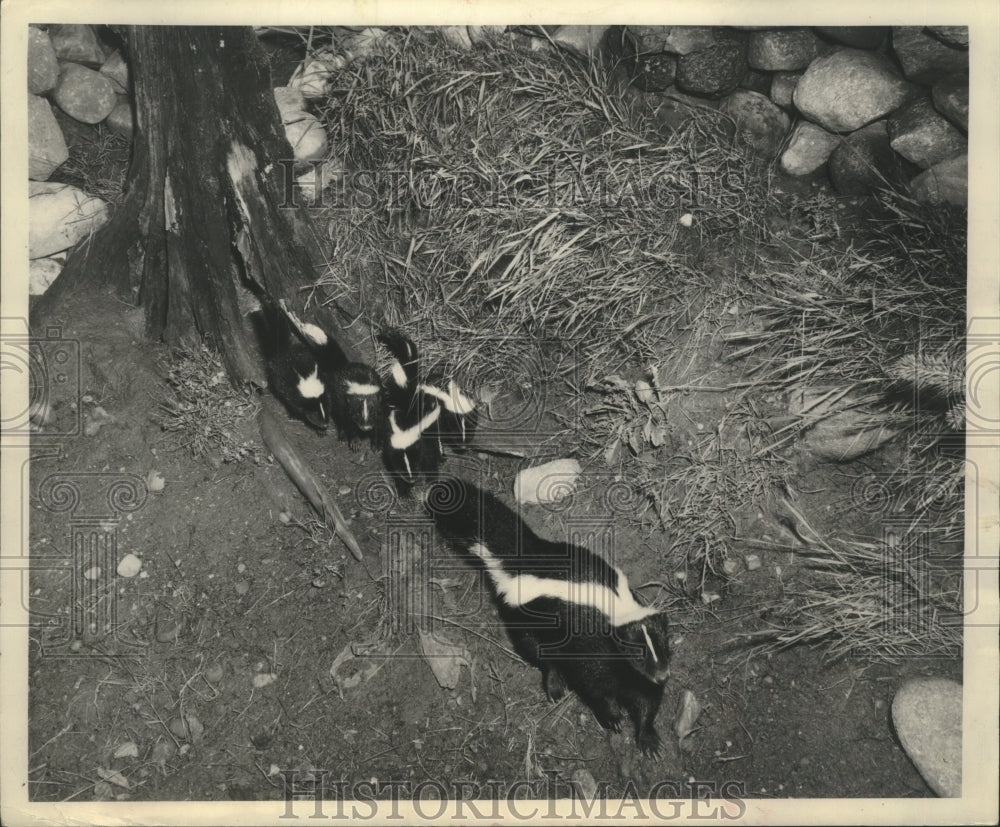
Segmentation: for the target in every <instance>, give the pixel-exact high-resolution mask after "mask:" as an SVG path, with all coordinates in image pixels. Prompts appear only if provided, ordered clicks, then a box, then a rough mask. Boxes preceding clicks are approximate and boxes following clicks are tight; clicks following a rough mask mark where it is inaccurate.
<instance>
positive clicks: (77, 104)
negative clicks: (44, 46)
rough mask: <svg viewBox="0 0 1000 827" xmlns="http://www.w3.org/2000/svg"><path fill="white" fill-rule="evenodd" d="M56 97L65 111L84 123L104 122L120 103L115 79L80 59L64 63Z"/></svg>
mask: <svg viewBox="0 0 1000 827" xmlns="http://www.w3.org/2000/svg"><path fill="white" fill-rule="evenodd" d="M52 99H53V100H54V101H55V103H56V106H58V107H59V108H60V109H61V110H62V111H63V112H65V113H66V114H67V115H69V116H70V117H71V118H75V119H76V120H78V121H81V122H82V123H100V122H101V121H103V120H104V119H105V118H106V117H108V115H110V114H111V110H112V109H114V108H115V104H117V103H118V97H117V96H116V95H115V90H114V89H113V88H112V87H111V81H109V80H108V79H107V78H106V77H104V75H102V74H100V73H99V72H95V71H94V70H93V69H88V68H87V67H86V66H81V65H80V64H79V63H64V64H63V65H62V71H61V72H60V73H59V83H58V84H57V85H56V88H55V91H54V92H53V93H52Z"/></svg>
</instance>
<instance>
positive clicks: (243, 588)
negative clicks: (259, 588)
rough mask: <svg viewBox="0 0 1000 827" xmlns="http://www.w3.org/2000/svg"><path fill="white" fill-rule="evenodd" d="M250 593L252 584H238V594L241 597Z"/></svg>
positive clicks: (243, 582) (242, 581)
mask: <svg viewBox="0 0 1000 827" xmlns="http://www.w3.org/2000/svg"><path fill="white" fill-rule="evenodd" d="M248 591H250V584H249V583H248V582H247V581H246V580H239V581H237V583H236V593H237V594H238V595H240V596H241V597H242V596H243V595H245V594H246V593H247V592H248Z"/></svg>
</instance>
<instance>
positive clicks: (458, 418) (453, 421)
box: [420, 379, 476, 450]
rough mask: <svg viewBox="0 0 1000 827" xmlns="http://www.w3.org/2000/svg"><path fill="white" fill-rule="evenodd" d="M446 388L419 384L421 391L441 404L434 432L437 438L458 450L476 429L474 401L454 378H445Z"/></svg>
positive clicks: (467, 441)
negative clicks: (439, 416) (439, 415)
mask: <svg viewBox="0 0 1000 827" xmlns="http://www.w3.org/2000/svg"><path fill="white" fill-rule="evenodd" d="M447 382H448V385H447V388H448V389H447V390H442V389H441V388H440V387H438V385H437V384H434V385H431V384H426V383H424V384H421V385H420V391H421V393H423V394H425V395H427V396H432V397H434V398H435V399H436V400H437V401H438V404H439V405H441V418H440V420H439V421H438V424H437V428H436V431H435V434H436V436H437V438H438V440H439V441H440V442H442V443H444V444H445V445H449V446H451V447H453V448H457V449H459V450H464V449H465V448H466V447H467V446H468V444H469V443H470V442H471V441H472V435H473V434H474V433H475V429H476V403H475V402H473V401H472V400H471V399H470V398H469V397H468V396H466V395H465V394H464V393H463V392H462V389H461V388H460V387H459V386H458V384H457V383H456V382H455V380H454V379H448V380H447Z"/></svg>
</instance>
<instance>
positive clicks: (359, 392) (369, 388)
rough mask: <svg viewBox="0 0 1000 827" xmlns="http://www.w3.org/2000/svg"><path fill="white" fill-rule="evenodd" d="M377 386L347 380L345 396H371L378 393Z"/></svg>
mask: <svg viewBox="0 0 1000 827" xmlns="http://www.w3.org/2000/svg"><path fill="white" fill-rule="evenodd" d="M378 391H379V388H378V385H370V384H368V383H362V382H352V381H351V380H350V379H348V380H347V394H348V396H373V395H374V394H376V393H378Z"/></svg>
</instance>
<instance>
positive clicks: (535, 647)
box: [424, 477, 668, 757]
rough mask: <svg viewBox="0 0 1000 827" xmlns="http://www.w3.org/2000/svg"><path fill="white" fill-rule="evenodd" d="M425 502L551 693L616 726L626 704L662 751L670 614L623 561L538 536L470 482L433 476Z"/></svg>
mask: <svg viewBox="0 0 1000 827" xmlns="http://www.w3.org/2000/svg"><path fill="white" fill-rule="evenodd" d="M424 506H425V508H426V509H427V511H428V512H429V513H430V515H431V517H432V518H433V519H434V523H435V525H436V527H437V529H438V531H439V532H440V534H441V535H442V536H443V537H444V538H445V539H447V540H448V541H449V542H450V543H451V544H452V545H453V546H455V547H456V548H458V549H459V550H461V551H463V552H466V553H468V554H471V555H472V556H474V557H475V558H476V559H477V560H478V561H479V562H480V563H481V564H482V566H483V567H484V569H485V571H486V574H487V577H488V578H489V580H490V583H491V585H492V587H493V591H494V593H495V596H496V599H497V604H498V606H499V610H500V616H501V618H502V619H503V621H504V625H505V626H506V628H507V632H508V634H509V635H510V637H511V640H512V642H513V643H514V646H515V648H516V649H517V652H518V654H520V655H521V656H522V657H523V658H524V659H525V660H527V661H528V662H529V663H531V664H532V665H534V666H537V667H538V668H539V669H541V671H542V677H543V681H544V686H545V690H546V692H547V694H548V695H549V697H550V698H551V699H552V700H554V701H558V700H559V699H560V698H561V697H562V696H563V695H564V694H565V691H566V688H567V687H569V688H570V689H572V690H573V691H574V692H576V694H577V695H578V696H579V697H580V698H581V700H583V702H584V703H585V704H586V705H587V706H588V707H589V708H590V709H591V711H593V713H594V715H595V717H596V718H597V721H598V723H599V724H600V725H601V726H602V727H604V728H605V729H610V730H614V731H616V732H617V731H619V730H620V729H621V723H622V712H624V713H625V714H627V716H628V717H629V719H630V720H631V721H632V724H633V726H634V728H635V737H636V743H637V744H638V745H639V748H640V750H641V751H642V752H643V754H644V755H647V756H654V757H655V756H656V755H658V754H659V750H660V737H659V735H657V732H656V728H655V727H654V720H655V718H656V713H657V711H658V710H659V708H660V702H661V701H662V699H663V692H664V682H665V681H666V679H667V676H668V668H667V662H668V647H667V642H668V623H667V617H666V614H665V613H664V612H662V611H658V610H657V609H654V608H652V607H649V606H643V605H641V604H640V603H639V602H638V600H637V599H636V595H635V593H634V592H633V591H632V590H631V589H630V588H629V585H628V579H627V578H626V577H625V574H624V573H623V572H622V571H621V570H620V569H618V568H616V567H614V566H612V565H610V564H609V563H608V562H606V561H605V560H604V559H603V558H601V557H599V556H598V555H596V554H594V553H593V552H592V551H590V550H589V549H586V548H583V547H581V546H577V545H573V544H571V543H562V542H551V541H549V540H544V539H542V538H541V537H539V536H537V535H536V534H535V533H534V532H532V531H531V529H530V528H528V526H527V525H526V524H525V523H524V521H523V520H522V519H521V518H520V517H519V516H518V515H517V513H516V512H514V511H513V510H512V509H510V508H508V507H507V506H506V505H504V504H503V503H502V502H501V501H500V500H499V499H497V498H496V497H495V496H493V495H492V494H490V493H488V492H485V491H482V490H480V489H479V488H477V487H476V486H474V485H471V484H469V483H466V482H463V481H461V480H459V479H457V478H454V477H449V478H446V479H442V480H439V481H438V482H436V483H435V484H434V485H432V486H431V487H430V488H429V489H428V490H427V491H426V492H425V495H424Z"/></svg>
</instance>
